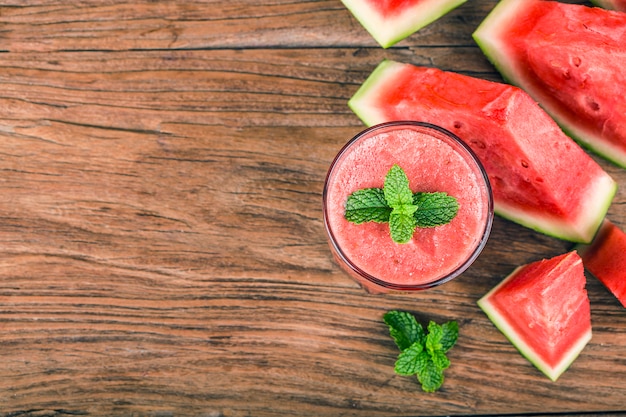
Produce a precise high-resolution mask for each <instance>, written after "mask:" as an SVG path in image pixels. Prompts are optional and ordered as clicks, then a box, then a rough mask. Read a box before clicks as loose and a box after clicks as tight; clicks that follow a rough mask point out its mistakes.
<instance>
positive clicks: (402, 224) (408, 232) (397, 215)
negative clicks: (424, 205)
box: [389, 205, 417, 243]
mask: <svg viewBox="0 0 626 417" xmlns="http://www.w3.org/2000/svg"><path fill="white" fill-rule="evenodd" d="M415 210H417V206H414V205H406V206H400V207H398V208H394V209H393V211H392V212H391V214H390V215H389V231H390V233H391V239H393V241H394V242H396V243H407V242H409V241H410V240H411V239H412V238H413V233H415V227H416V220H415V216H414V213H415Z"/></svg>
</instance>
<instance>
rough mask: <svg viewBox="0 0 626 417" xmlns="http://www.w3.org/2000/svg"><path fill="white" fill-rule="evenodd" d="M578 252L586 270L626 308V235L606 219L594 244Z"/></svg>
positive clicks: (582, 246)
mask: <svg viewBox="0 0 626 417" xmlns="http://www.w3.org/2000/svg"><path fill="white" fill-rule="evenodd" d="M576 250H577V251H578V252H579V253H580V256H581V258H582V259H583V264H584V265H585V268H586V269H587V270H588V271H589V272H591V274H592V275H593V276H595V277H596V278H598V279H599V280H600V282H602V283H603V284H604V285H605V286H606V287H607V288H608V289H609V291H611V293H613V295H615V297H617V299H618V300H619V301H620V303H622V305H623V306H624V307H626V233H624V232H623V231H622V230H621V229H620V228H619V227H617V226H616V225H615V224H614V223H612V222H611V221H610V220H608V219H606V220H605V221H604V223H603V224H602V227H601V228H600V230H599V231H598V234H597V235H596V237H595V238H594V239H593V242H592V243H591V244H590V245H579V246H577V248H576Z"/></svg>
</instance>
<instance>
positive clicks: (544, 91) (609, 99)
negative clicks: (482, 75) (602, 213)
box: [473, 0, 626, 167]
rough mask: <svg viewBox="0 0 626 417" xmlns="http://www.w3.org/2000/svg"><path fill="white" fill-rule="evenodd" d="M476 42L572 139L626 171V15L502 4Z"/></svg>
mask: <svg viewBox="0 0 626 417" xmlns="http://www.w3.org/2000/svg"><path fill="white" fill-rule="evenodd" d="M473 36H474V39H475V40H476V42H477V43H478V45H479V46H480V48H481V49H482V51H483V52H484V54H485V55H486V56H487V58H488V59H489V60H490V61H491V62H492V63H493V64H494V65H495V67H496V68H497V69H498V70H499V71H500V73H501V74H502V76H503V77H504V78H505V79H506V80H508V81H510V82H511V83H513V84H515V85H517V86H519V87H521V88H523V89H524V90H525V91H526V92H528V93H529V94H530V95H531V96H532V97H533V98H534V99H535V100H537V101H538V102H539V104H540V105H541V106H542V107H543V108H544V109H545V110H546V111H547V112H548V113H549V114H550V115H551V116H552V117H553V118H554V119H555V120H556V121H557V122H558V123H559V124H560V125H561V127H562V128H563V129H564V130H565V131H566V132H567V133H568V134H570V135H571V136H572V137H573V138H575V139H576V140H578V141H579V142H580V143H582V144H584V145H585V146H587V147H588V148H590V149H592V150H594V151H595V152H597V153H598V154H600V155H602V156H604V157H605V158H606V159H608V160H610V161H613V162H614V163H616V164H618V165H620V166H622V167H626V100H624V96H625V95H626V13H620V12H614V11H609V10H604V9H601V8H598V7H587V6H584V5H577V4H567V3H562V2H556V1H542V0H502V1H501V2H500V3H498V5H497V6H496V7H495V8H494V9H493V10H492V12H491V13H490V14H489V15H488V16H487V18H486V19H485V20H484V21H483V22H482V23H481V25H480V26H479V27H478V29H477V30H476V31H475V32H474V34H473Z"/></svg>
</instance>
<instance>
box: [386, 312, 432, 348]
mask: <svg viewBox="0 0 626 417" xmlns="http://www.w3.org/2000/svg"><path fill="white" fill-rule="evenodd" d="M383 320H384V321H385V323H386V324H387V326H389V334H390V335H391V337H392V338H393V340H394V341H395V342H396V346H398V349H400V350H401V351H403V350H405V349H408V348H409V347H411V346H412V345H413V344H415V343H420V344H422V345H423V344H424V340H425V338H426V333H425V332H424V328H423V327H422V325H421V324H419V323H418V322H417V320H415V317H414V316H413V315H412V314H410V313H407V312H405V311H397V310H392V311H389V312H387V313H385V315H384V316H383Z"/></svg>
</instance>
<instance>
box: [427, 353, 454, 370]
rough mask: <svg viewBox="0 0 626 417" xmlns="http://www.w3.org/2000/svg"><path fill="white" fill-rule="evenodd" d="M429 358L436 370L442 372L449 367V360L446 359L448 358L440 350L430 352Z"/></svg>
mask: <svg viewBox="0 0 626 417" xmlns="http://www.w3.org/2000/svg"><path fill="white" fill-rule="evenodd" d="M430 358H431V359H432V361H433V363H434V364H435V365H436V366H437V368H439V369H441V370H444V369H446V368H448V367H449V366H450V359H448V357H447V356H446V354H445V353H444V352H443V351H442V350H437V351H434V352H430Z"/></svg>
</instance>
